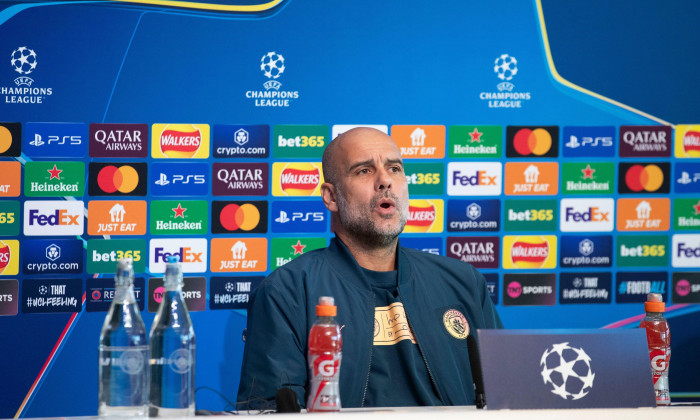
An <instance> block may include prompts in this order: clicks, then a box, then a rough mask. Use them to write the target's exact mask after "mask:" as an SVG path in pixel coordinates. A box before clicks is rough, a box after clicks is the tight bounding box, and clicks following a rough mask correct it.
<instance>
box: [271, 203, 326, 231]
mask: <svg viewBox="0 0 700 420" xmlns="http://www.w3.org/2000/svg"><path fill="white" fill-rule="evenodd" d="M270 214H271V217H272V232H274V233H307V232H308V233H312V232H318V233H321V232H326V230H327V229H328V219H329V214H328V210H327V209H326V206H324V205H323V202H321V201H320V200H319V201H273V202H272V210H271V213H270Z"/></svg>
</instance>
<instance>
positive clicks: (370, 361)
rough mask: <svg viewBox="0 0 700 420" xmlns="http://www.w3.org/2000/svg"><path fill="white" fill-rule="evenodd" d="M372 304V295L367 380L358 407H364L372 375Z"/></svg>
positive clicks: (373, 298)
mask: <svg viewBox="0 0 700 420" xmlns="http://www.w3.org/2000/svg"><path fill="white" fill-rule="evenodd" d="M374 304H375V297H374V295H372V306H371V309H372V325H371V328H370V330H369V331H370V346H369V365H368V366H367V379H366V380H365V390H364V391H363V392H362V402H361V403H360V407H364V406H365V398H367V388H368V387H369V375H370V373H372V354H373V353H374Z"/></svg>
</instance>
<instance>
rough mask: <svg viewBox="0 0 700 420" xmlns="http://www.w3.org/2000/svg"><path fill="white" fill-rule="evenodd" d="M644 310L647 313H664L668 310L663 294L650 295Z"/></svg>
mask: <svg viewBox="0 0 700 420" xmlns="http://www.w3.org/2000/svg"><path fill="white" fill-rule="evenodd" d="M644 310H645V311H647V312H664V311H665V310H666V304H665V303H664V301H663V297H662V296H661V294H660V293H649V294H648V295H647V301H646V302H644Z"/></svg>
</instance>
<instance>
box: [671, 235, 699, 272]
mask: <svg viewBox="0 0 700 420" xmlns="http://www.w3.org/2000/svg"><path fill="white" fill-rule="evenodd" d="M672 244H673V245H672V247H673V248H672V249H673V254H671V265H673V266H674V267H700V235H697V234H676V235H673V240H672Z"/></svg>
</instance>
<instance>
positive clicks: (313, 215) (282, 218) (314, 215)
mask: <svg viewBox="0 0 700 420" xmlns="http://www.w3.org/2000/svg"><path fill="white" fill-rule="evenodd" d="M310 220H311V221H314V222H322V221H323V213H322V212H318V211H317V212H298V211H295V212H293V213H292V218H291V219H290V218H289V216H288V214H287V212H286V211H283V210H280V215H279V217H277V218H276V219H275V222H277V223H288V222H295V221H299V222H308V221H310Z"/></svg>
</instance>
